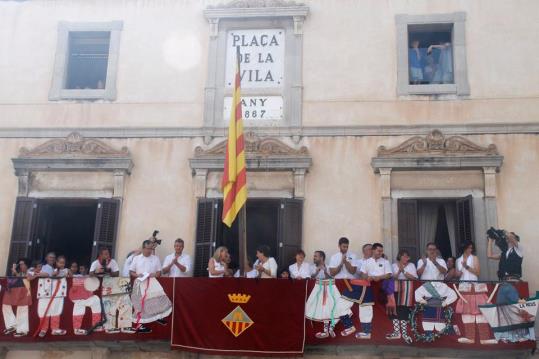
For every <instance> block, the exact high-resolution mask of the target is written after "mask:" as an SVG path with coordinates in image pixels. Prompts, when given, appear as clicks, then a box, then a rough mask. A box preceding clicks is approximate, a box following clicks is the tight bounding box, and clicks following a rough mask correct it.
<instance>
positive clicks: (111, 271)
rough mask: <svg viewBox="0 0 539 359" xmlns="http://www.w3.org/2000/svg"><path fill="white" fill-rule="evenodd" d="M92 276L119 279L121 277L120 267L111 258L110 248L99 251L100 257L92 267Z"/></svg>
mask: <svg viewBox="0 0 539 359" xmlns="http://www.w3.org/2000/svg"><path fill="white" fill-rule="evenodd" d="M90 275H91V276H105V275H109V276H111V277H118V276H119V275H120V267H119V266H118V263H116V261H115V260H114V259H112V258H111V257H110V251H109V249H108V248H101V249H99V256H98V257H97V259H96V260H95V261H93V263H92V265H91V266H90Z"/></svg>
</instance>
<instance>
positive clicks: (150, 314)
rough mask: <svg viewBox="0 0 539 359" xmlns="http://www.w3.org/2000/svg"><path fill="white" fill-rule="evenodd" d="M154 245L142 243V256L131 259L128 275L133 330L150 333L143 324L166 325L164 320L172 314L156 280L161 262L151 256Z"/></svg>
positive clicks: (159, 272)
mask: <svg viewBox="0 0 539 359" xmlns="http://www.w3.org/2000/svg"><path fill="white" fill-rule="evenodd" d="M153 250H154V245H153V243H152V242H151V241H150V240H145V241H144V242H142V254H139V255H138V256H136V257H135V258H133V262H132V263H131V267H130V268H129V273H130V274H131V277H132V278H134V279H135V280H134V284H133V293H132V294H131V301H132V303H133V308H134V309H135V329H136V330H137V332H139V333H150V332H151V329H149V328H147V327H145V326H144V324H147V323H152V322H158V323H159V324H162V325H166V321H165V320H164V318H166V317H168V316H169V315H170V313H172V303H171V302H170V299H169V298H168V297H167V295H166V293H165V291H164V289H163V287H161V284H159V282H158V281H157V279H156V278H158V277H160V276H161V261H160V260H159V257H157V256H156V255H154V254H152V253H153Z"/></svg>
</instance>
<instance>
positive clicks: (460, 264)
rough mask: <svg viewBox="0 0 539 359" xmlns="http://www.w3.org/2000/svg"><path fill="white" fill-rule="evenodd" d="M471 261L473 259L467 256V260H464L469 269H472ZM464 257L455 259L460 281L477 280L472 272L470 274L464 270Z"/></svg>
mask: <svg viewBox="0 0 539 359" xmlns="http://www.w3.org/2000/svg"><path fill="white" fill-rule="evenodd" d="M473 259H474V256H468V258H467V259H466V264H468V266H469V267H472V268H473V264H474V263H473ZM463 262H464V256H460V257H458V259H457V270H458V271H459V272H462V275H461V276H460V280H477V279H478V278H477V276H476V275H475V274H473V273H472V272H470V271H469V270H467V269H466V268H464V263H463Z"/></svg>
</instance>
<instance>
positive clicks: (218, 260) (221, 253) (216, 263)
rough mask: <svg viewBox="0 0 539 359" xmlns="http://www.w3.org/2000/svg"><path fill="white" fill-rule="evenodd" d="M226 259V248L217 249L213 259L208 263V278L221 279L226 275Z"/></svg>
mask: <svg viewBox="0 0 539 359" xmlns="http://www.w3.org/2000/svg"><path fill="white" fill-rule="evenodd" d="M227 257H228V249H227V248H226V247H218V248H217V249H216V250H215V253H214V254H213V257H211V258H210V260H209V261H208V277H210V278H222V277H224V275H225V273H227V265H226V260H227Z"/></svg>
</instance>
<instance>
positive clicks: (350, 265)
mask: <svg viewBox="0 0 539 359" xmlns="http://www.w3.org/2000/svg"><path fill="white" fill-rule="evenodd" d="M349 245H350V241H349V240H348V238H346V237H341V238H340V239H339V252H338V253H336V254H334V255H332V256H331V259H330V260H329V274H330V275H331V276H332V277H333V278H335V279H352V278H354V274H355V273H356V270H357V267H356V265H355V264H354V263H355V260H356V258H357V256H356V255H355V253H352V252H349V251H348V247H349Z"/></svg>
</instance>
